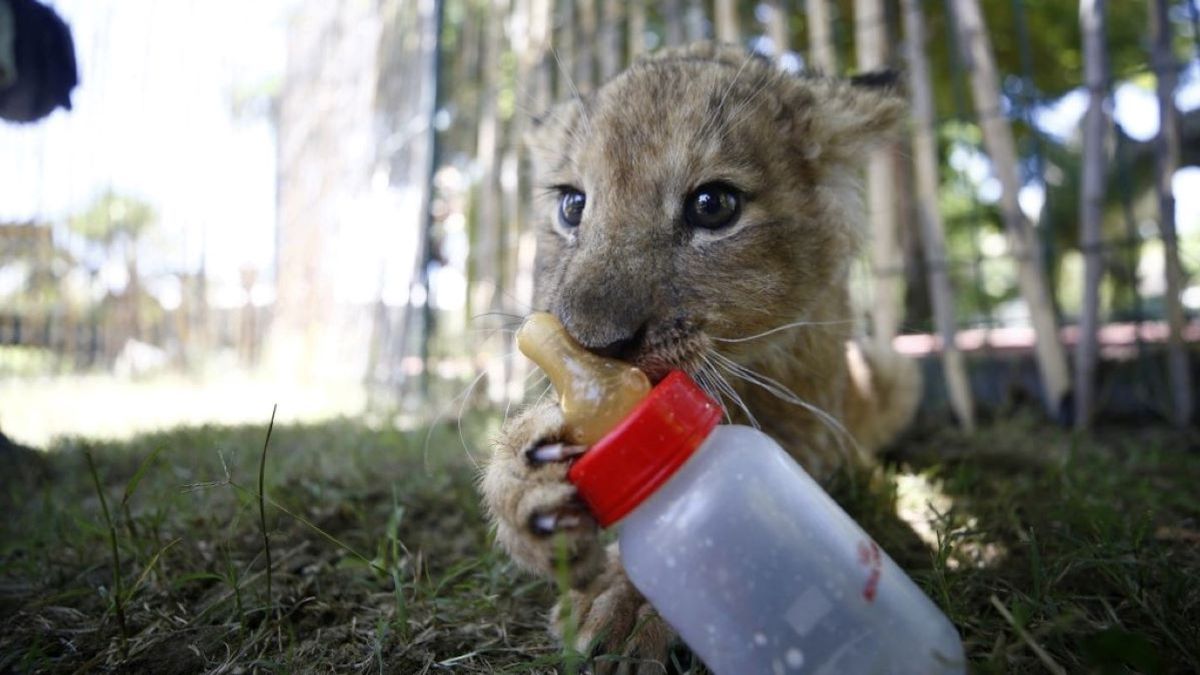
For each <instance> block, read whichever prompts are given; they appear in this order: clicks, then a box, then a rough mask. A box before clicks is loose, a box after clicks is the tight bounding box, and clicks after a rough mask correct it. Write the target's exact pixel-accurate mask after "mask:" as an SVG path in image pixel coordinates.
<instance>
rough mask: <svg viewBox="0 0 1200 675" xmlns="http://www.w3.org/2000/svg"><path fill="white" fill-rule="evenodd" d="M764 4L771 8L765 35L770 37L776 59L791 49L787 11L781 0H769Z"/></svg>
mask: <svg viewBox="0 0 1200 675" xmlns="http://www.w3.org/2000/svg"><path fill="white" fill-rule="evenodd" d="M766 4H767V6H768V7H770V8H771V17H770V19H768V20H767V35H769V36H770V37H771V44H772V45H774V47H775V60H776V61H778V60H779V57H781V56H783V55H784V54H786V53H787V52H788V50H789V49H791V40H790V39H789V31H788V13H787V10H786V9H785V8H784V6H783V0H769V1H768V2H767V3H766Z"/></svg>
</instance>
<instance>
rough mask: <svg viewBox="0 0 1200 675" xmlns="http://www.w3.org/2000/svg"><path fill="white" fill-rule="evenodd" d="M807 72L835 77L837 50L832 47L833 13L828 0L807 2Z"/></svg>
mask: <svg viewBox="0 0 1200 675" xmlns="http://www.w3.org/2000/svg"><path fill="white" fill-rule="evenodd" d="M806 5H807V7H808V59H809V62H810V63H809V68H808V69H809V70H810V71H811V70H815V71H818V72H820V73H824V74H825V75H837V73H838V60H837V50H836V49H834V47H833V11H832V8H831V6H830V4H829V0H808V1H807V3H806Z"/></svg>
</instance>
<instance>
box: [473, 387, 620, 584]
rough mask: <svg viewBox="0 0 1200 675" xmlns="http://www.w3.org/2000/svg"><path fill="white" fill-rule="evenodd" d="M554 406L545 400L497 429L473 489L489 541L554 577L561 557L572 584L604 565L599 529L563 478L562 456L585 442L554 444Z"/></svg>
mask: <svg viewBox="0 0 1200 675" xmlns="http://www.w3.org/2000/svg"><path fill="white" fill-rule="evenodd" d="M562 427H563V420H562V411H561V410H560V409H559V408H558V406H557V405H556V404H553V403H552V402H546V403H545V404H539V405H536V406H533V407H531V408H528V409H526V410H524V411H522V413H521V414H520V415H518V416H516V417H515V418H513V419H510V420H509V421H508V423H506V424H505V425H504V428H503V429H501V432H500V437H499V438H498V439H497V441H496V444H495V446H494V448H493V452H492V454H491V456H490V458H489V459H488V464H487V466H486V467H485V469H484V473H483V476H482V481H481V483H480V487H481V488H482V490H483V496H484V503H485V504H486V505H487V507H488V511H489V513H490V515H491V517H492V521H493V522H494V523H495V525H496V541H497V542H498V543H499V544H500V546H502V547H503V548H504V550H506V551H508V553H509V554H510V555H511V556H512V557H513V559H514V560H516V561H517V562H518V563H520V564H521V565H522V566H524V567H526V568H527V569H529V570H531V571H534V572H537V573H539V574H541V575H543V576H548V577H552V576H554V575H555V573H556V571H557V569H558V566H559V561H560V560H561V559H562V557H563V555H564V554H565V555H566V561H567V563H568V570H567V572H568V576H569V578H570V583H571V585H572V587H581V586H583V585H586V584H587V583H588V582H589V581H590V580H592V579H594V578H595V576H596V575H597V574H599V573H600V571H601V570H602V569H603V566H604V547H603V545H601V543H600V540H599V537H598V535H599V532H600V528H599V526H597V524H596V521H595V520H594V519H593V518H592V516H591V514H590V513H588V511H587V509H586V508H585V507H584V505H583V504H582V503H580V501H579V497H578V495H577V494H576V491H575V486H574V485H572V484H571V483H570V481H568V480H567V470H568V469H569V468H570V464H569V460H570V459H572V458H574V457H577V456H579V455H580V454H582V453H583V452H584V450H586V448H584V447H581V446H578V445H573V444H566V443H562V442H561V441H560V440H558V439H561V438H562V437H563V436H562Z"/></svg>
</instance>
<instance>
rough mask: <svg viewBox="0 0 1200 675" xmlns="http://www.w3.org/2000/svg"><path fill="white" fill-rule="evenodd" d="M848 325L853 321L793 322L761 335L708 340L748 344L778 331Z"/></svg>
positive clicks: (765, 331) (711, 337)
mask: <svg viewBox="0 0 1200 675" xmlns="http://www.w3.org/2000/svg"><path fill="white" fill-rule="evenodd" d="M850 323H854V319H841V320H838V321H794V322H792V323H786V324H784V325H782V326H776V327H775V328H771V329H769V330H764V331H763V332H761V333H756V334H754V335H750V336H747V337H740V338H721V337H713V336H710V339H712V340H713V341H715V342H749V341H751V340H757V339H759V338H764V337H766V336H768V335H774V334H775V333H778V332H780V331H785V330H788V329H791V328H804V327H807V326H836V325H845V324H850Z"/></svg>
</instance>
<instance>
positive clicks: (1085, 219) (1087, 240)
mask: <svg viewBox="0 0 1200 675" xmlns="http://www.w3.org/2000/svg"><path fill="white" fill-rule="evenodd" d="M1104 11H1105V8H1104V0H1080V3H1079V29H1080V32H1081V33H1082V35H1083V64H1084V83H1085V84H1086V86H1087V89H1088V109H1087V115H1086V116H1085V117H1084V122H1083V167H1082V169H1083V176H1082V180H1081V181H1080V183H1081V187H1080V193H1079V247H1080V250H1082V251H1083V307H1082V308H1081V310H1080V312H1079V342H1078V344H1077V345H1076V347H1075V428H1076V429H1081V430H1082V429H1086V428H1087V427H1088V426H1089V425H1090V424H1091V420H1092V415H1093V414H1094V413H1095V410H1094V407H1095V394H1096V358H1097V351H1098V344H1097V337H1096V331H1097V329H1098V328H1099V321H1100V319H1099V314H1100V277H1101V275H1102V273H1103V261H1102V259H1101V257H1100V225H1101V222H1102V221H1103V219H1104V192H1105V190H1104V188H1105V184H1106V182H1107V181H1105V172H1106V166H1105V164H1106V162H1105V147H1104V140H1105V138H1104V137H1105V130H1106V129H1108V126H1109V123H1108V115H1107V114H1105V111H1104V102H1105V100H1106V99H1107V98H1108V63H1107V60H1108V57H1107V54H1106V53H1105V51H1106V50H1105V45H1104Z"/></svg>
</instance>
